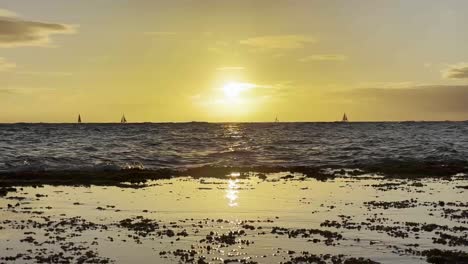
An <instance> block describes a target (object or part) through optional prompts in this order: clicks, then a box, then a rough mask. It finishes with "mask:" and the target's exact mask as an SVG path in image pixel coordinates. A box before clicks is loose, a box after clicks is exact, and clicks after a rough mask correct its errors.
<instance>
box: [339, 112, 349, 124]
mask: <svg viewBox="0 0 468 264" xmlns="http://www.w3.org/2000/svg"><path fill="white" fill-rule="evenodd" d="M341 122H348V116H347V115H346V113H344V115H343V119H342V120H341Z"/></svg>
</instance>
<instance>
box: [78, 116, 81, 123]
mask: <svg viewBox="0 0 468 264" xmlns="http://www.w3.org/2000/svg"><path fill="white" fill-rule="evenodd" d="M78 123H81V115H78Z"/></svg>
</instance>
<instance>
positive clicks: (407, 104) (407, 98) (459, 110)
mask: <svg viewBox="0 0 468 264" xmlns="http://www.w3.org/2000/svg"><path fill="white" fill-rule="evenodd" d="M326 98H329V99H328V100H330V103H334V104H338V105H339V107H336V108H339V109H353V111H356V112H360V114H359V115H360V116H364V115H373V116H380V119H386V118H388V117H394V119H400V120H405V119H406V120H409V119H425V120H434V119H454V118H455V119H466V116H468V104H467V103H466V102H468V85H430V86H413V87H409V88H400V89H395V88H362V89H352V90H347V91H339V92H330V93H328V94H327V95H326Z"/></svg>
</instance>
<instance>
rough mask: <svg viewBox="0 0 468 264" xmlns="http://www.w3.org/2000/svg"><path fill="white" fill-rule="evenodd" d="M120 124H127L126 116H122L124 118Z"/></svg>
mask: <svg viewBox="0 0 468 264" xmlns="http://www.w3.org/2000/svg"><path fill="white" fill-rule="evenodd" d="M120 123H122V124H125V123H127V119H126V118H125V114H123V115H122V118H121V119H120Z"/></svg>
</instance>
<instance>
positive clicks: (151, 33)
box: [145, 31, 178, 36]
mask: <svg viewBox="0 0 468 264" xmlns="http://www.w3.org/2000/svg"><path fill="white" fill-rule="evenodd" d="M177 34H178V33H177V32H172V31H148V32H145V35H149V36H175V35H177Z"/></svg>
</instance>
